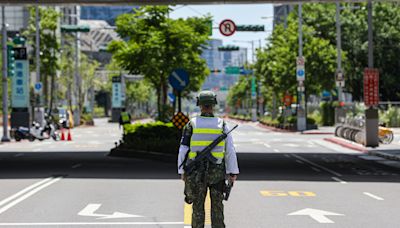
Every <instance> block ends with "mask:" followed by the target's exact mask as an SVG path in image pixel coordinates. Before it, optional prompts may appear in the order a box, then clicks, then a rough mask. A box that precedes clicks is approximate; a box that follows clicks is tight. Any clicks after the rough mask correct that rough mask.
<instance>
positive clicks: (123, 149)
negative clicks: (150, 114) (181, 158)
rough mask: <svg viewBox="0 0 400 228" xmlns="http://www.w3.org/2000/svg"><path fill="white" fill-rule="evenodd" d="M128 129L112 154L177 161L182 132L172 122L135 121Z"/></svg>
mask: <svg viewBox="0 0 400 228" xmlns="http://www.w3.org/2000/svg"><path fill="white" fill-rule="evenodd" d="M126 131H127V134H124V135H123V137H122V141H121V144H120V145H119V146H117V147H116V148H114V149H112V150H111V152H110V154H109V155H110V156H118V157H136V158H148V159H155V160H163V161H175V162H176V161H177V160H176V159H177V154H178V150H179V141H180V137H181V134H182V133H181V131H180V130H179V129H177V128H176V127H174V126H173V125H172V123H167V124H166V123H162V122H152V123H146V124H142V123H135V124H132V125H129V126H127V127H126Z"/></svg>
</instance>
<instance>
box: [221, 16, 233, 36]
mask: <svg viewBox="0 0 400 228" xmlns="http://www.w3.org/2000/svg"><path fill="white" fill-rule="evenodd" d="M219 31H220V32H221V34H222V35H224V36H232V35H233V34H234V33H235V32H236V25H235V22H233V21H232V20H229V19H226V20H223V21H222V22H221V23H220V24H219Z"/></svg>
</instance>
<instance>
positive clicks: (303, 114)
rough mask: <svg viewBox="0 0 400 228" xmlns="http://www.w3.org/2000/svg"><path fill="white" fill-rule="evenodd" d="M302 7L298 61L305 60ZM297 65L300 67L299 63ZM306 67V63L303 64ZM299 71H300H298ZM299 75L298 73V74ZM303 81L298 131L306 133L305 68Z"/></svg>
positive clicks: (298, 113)
mask: <svg viewBox="0 0 400 228" xmlns="http://www.w3.org/2000/svg"><path fill="white" fill-rule="evenodd" d="M302 13H303V12H302V5H301V3H300V4H299V57H298V59H303V60H304V58H303V16H302ZM303 62H304V61H303ZM297 65H299V64H298V63H297ZM303 66H304V63H303ZM297 71H299V70H297ZM296 74H298V72H296ZM302 76H303V77H302V80H299V79H298V81H297V82H298V88H297V90H298V93H297V97H298V99H297V102H298V105H297V130H298V131H304V130H306V129H307V121H306V110H305V97H304V90H305V85H304V81H305V70H304V68H303V75H302Z"/></svg>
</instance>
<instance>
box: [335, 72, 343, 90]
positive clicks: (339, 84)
mask: <svg viewBox="0 0 400 228" xmlns="http://www.w3.org/2000/svg"><path fill="white" fill-rule="evenodd" d="M335 78H336V86H337V87H342V88H343V87H344V85H345V83H344V82H345V81H344V73H343V71H341V70H338V71H336V74H335Z"/></svg>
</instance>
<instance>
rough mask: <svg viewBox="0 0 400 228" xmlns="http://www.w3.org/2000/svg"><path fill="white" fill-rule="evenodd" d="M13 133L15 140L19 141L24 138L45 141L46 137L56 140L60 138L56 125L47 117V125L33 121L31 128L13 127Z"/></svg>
mask: <svg viewBox="0 0 400 228" xmlns="http://www.w3.org/2000/svg"><path fill="white" fill-rule="evenodd" d="M11 135H12V136H13V137H14V139H15V141H17V142H19V141H21V140H22V139H28V140H29V141H31V142H32V141H35V140H36V139H37V140H39V141H43V140H45V139H49V138H52V139H53V140H55V141H58V140H60V134H59V132H58V129H57V127H56V125H54V124H53V123H52V122H51V121H49V120H48V119H46V121H45V126H44V127H41V126H40V124H39V123H37V122H33V123H32V126H31V128H27V127H18V128H13V129H11Z"/></svg>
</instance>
